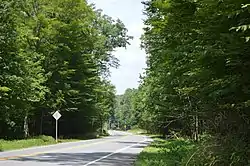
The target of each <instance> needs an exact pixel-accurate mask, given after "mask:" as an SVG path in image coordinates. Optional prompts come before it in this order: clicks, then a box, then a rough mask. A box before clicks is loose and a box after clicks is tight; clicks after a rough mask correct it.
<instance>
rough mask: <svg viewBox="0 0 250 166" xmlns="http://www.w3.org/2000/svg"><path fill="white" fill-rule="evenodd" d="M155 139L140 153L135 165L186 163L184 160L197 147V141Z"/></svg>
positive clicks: (168, 165)
mask: <svg viewBox="0 0 250 166" xmlns="http://www.w3.org/2000/svg"><path fill="white" fill-rule="evenodd" d="M153 139H154V141H153V142H152V143H151V144H150V145H149V146H148V147H146V148H145V149H144V150H143V151H142V152H141V153H140V154H139V155H138V157H137V160H136V162H135V166H177V165H185V164H184V161H186V158H187V157H188V156H189V155H190V154H191V153H193V151H194V149H195V143H193V142H192V141H190V140H185V139H169V140H164V139H161V138H157V137H154V138H153Z"/></svg>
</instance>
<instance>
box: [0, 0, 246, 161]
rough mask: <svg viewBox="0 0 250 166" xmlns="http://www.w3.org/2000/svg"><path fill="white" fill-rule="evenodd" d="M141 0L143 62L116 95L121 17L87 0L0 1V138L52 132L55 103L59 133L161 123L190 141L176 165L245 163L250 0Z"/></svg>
mask: <svg viewBox="0 0 250 166" xmlns="http://www.w3.org/2000/svg"><path fill="white" fill-rule="evenodd" d="M142 3H143V5H144V11H143V14H144V15H145V16H146V19H145V20H144V34H143V35H142V37H141V41H142V43H141V47H142V49H144V50H145V51H146V55H147V61H146V63H147V68H146V69H145V73H142V75H141V76H140V78H141V80H140V85H139V87H138V88H136V89H127V90H126V91H125V93H124V94H123V95H116V89H115V86H114V85H112V83H111V81H110V68H118V67H119V60H118V59H117V57H115V56H114V51H115V50H116V49H117V48H120V47H124V48H126V46H128V45H129V41H130V40H131V39H132V38H133V37H132V36H129V35H128V30H127V29H126V27H125V25H124V24H123V22H122V21H121V20H119V19H118V20H114V19H112V18H111V17H109V16H107V15H105V14H103V12H102V11H101V10H98V9H96V7H95V6H94V5H93V4H89V3H88V2H87V1H86V0H0V139H4V140H12V139H23V138H29V137H33V136H38V135H49V136H54V131H55V127H54V126H55V125H54V123H55V120H54V119H53V117H52V114H53V113H54V112H55V111H59V112H60V113H61V114H62V117H61V119H60V120H59V126H60V127H59V136H61V137H67V138H72V137H79V136H82V135H85V134H88V133H91V132H98V133H105V128H106V126H108V122H109V123H110V122H111V124H113V126H114V128H119V129H122V130H127V129H130V128H141V129H144V130H146V131H147V133H151V134H164V133H165V132H166V129H167V130H168V132H169V133H168V134H170V135H172V136H173V137H174V138H180V137H182V138H185V139H190V140H192V141H193V142H195V143H196V144H195V145H196V148H195V151H194V152H193V153H190V156H188V157H187V159H188V160H187V162H185V163H186V164H184V165H192V166H193V165H207V166H212V165H216V166H217V165H218V166H227V165H230V166H244V165H249V163H250V160H249V155H250V151H249V149H250V147H249V145H250V139H249V137H250V111H249V109H250V97H249V96H250V74H249V71H250V45H249V44H250V4H249V1H248V0H145V1H143V2H142ZM134 56H136V55H134ZM164 153H165V152H164Z"/></svg>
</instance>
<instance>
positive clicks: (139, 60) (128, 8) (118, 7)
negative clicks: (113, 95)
mask: <svg viewBox="0 0 250 166" xmlns="http://www.w3.org/2000/svg"><path fill="white" fill-rule="evenodd" d="M88 2H90V3H94V4H95V6H96V7H97V8H99V9H102V10H103V12H104V13H105V14H107V15H109V16H111V17H113V18H114V19H117V18H119V19H120V20H122V21H123V23H124V24H125V25H126V27H127V29H128V34H129V35H131V36H133V37H134V39H133V40H132V41H130V43H131V45H130V46H128V47H127V49H124V48H121V49H117V51H116V52H114V55H115V56H116V57H117V58H118V59H119V60H120V67H119V68H118V69H111V82H112V84H114V85H115V86H116V90H117V94H123V93H124V91H125V90H126V89H127V88H137V87H138V85H139V80H140V79H139V75H140V73H143V69H144V68H146V55H145V52H144V50H141V48H140V39H139V38H140V36H141V34H142V33H143V30H142V28H143V20H142V19H143V18H144V16H143V14H142V10H143V4H141V0H88Z"/></svg>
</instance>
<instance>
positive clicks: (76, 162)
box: [0, 131, 151, 166]
mask: <svg viewBox="0 0 250 166" xmlns="http://www.w3.org/2000/svg"><path fill="white" fill-rule="evenodd" d="M109 132H110V134H111V136H109V137H105V138H101V139H93V140H86V141H79V142H73V143H62V144H57V145H50V146H43V147H34V148H28V149H23V150H15V151H8V152H0V166H19V165H20V166H54V165H61V166H88V165H89V166H132V165H133V162H134V161H135V159H136V156H137V154H138V153H140V152H141V151H142V149H143V148H144V147H145V146H147V145H148V143H149V142H150V141H151V140H150V139H149V138H147V137H145V136H141V135H131V134H128V133H126V132H119V131H109Z"/></svg>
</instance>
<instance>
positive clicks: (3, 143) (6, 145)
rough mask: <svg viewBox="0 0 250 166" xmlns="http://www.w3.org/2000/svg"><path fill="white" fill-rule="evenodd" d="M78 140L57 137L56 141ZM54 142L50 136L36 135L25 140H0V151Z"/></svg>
mask: <svg viewBox="0 0 250 166" xmlns="http://www.w3.org/2000/svg"><path fill="white" fill-rule="evenodd" d="M74 141H79V139H58V143H63V142H74ZM51 144H56V141H55V139H54V138H53V137H51V136H38V137H35V138H31V139H25V140H11V141H8V140H0V151H7V150H14V149H23V148H29V147H33V146H43V145H51Z"/></svg>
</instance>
